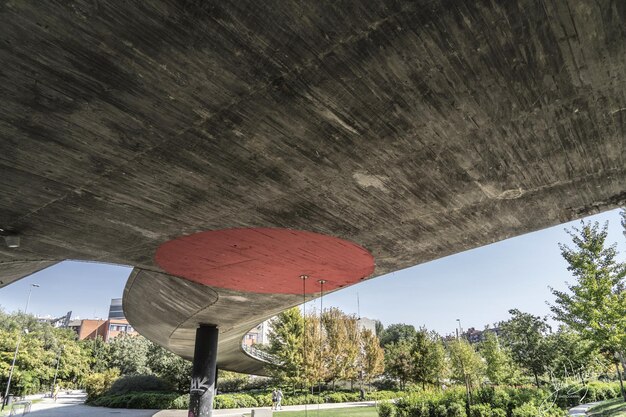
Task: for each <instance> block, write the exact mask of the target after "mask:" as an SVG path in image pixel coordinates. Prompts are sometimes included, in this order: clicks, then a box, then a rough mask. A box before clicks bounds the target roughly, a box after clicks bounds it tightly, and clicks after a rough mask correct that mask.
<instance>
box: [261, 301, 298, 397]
mask: <svg viewBox="0 0 626 417" xmlns="http://www.w3.org/2000/svg"><path fill="white" fill-rule="evenodd" d="M303 334H304V319H303V317H302V314H301V313H300V309H299V308H298V307H294V308H290V309H289V310H285V311H283V312H282V313H280V314H279V315H278V316H276V317H275V318H274V319H273V320H272V321H271V322H270V330H269V334H268V337H269V342H270V343H269V347H268V349H267V351H268V352H269V353H270V354H272V355H273V356H274V357H275V358H276V363H274V364H270V365H269V370H270V373H271V375H272V376H274V377H275V378H278V379H280V380H282V381H285V382H287V383H290V384H292V385H293V386H295V385H297V384H299V383H301V382H302V378H303V366H304V359H303Z"/></svg>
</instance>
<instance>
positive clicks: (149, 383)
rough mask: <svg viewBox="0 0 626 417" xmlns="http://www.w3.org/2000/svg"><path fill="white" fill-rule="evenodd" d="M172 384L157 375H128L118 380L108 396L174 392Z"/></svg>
mask: <svg viewBox="0 0 626 417" xmlns="http://www.w3.org/2000/svg"><path fill="white" fill-rule="evenodd" d="M173 389H174V388H173V387H172V385H171V384H170V383H168V382H166V381H164V380H163V379H161V378H159V377H157V376H155V375H128V376H123V377H121V378H119V379H118V380H116V381H115V382H114V383H113V385H111V388H110V389H109V390H108V392H107V394H108V395H119V394H126V393H129V392H149V391H160V392H167V391H173Z"/></svg>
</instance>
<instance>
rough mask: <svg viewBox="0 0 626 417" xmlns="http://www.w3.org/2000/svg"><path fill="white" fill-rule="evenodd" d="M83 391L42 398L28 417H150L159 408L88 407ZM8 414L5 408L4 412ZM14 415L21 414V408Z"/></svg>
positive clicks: (33, 406) (34, 405)
mask: <svg viewBox="0 0 626 417" xmlns="http://www.w3.org/2000/svg"><path fill="white" fill-rule="evenodd" d="M85 398H86V395H85V394H84V393H72V394H59V396H58V398H57V401H56V402H55V401H54V400H53V399H52V398H44V399H43V401H41V402H38V403H34V404H33V405H32V407H31V412H30V413H29V414H27V415H28V416H29V417H85V416H89V417H110V416H119V417H152V416H153V415H154V414H155V413H156V412H157V411H159V410H127V409H121V408H104V407H90V406H88V405H85V404H84V403H85ZM4 415H7V416H8V415H9V413H8V412H7V409H6V408H5V414H4ZM16 415H18V416H19V415H22V412H21V410H20V411H18V412H17V414H16Z"/></svg>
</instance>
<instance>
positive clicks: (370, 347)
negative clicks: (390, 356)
mask: <svg viewBox="0 0 626 417" xmlns="http://www.w3.org/2000/svg"><path fill="white" fill-rule="evenodd" d="M360 365H361V370H362V372H363V374H362V375H363V380H364V381H365V382H371V381H372V380H373V379H374V378H376V377H377V376H379V375H381V374H382V373H383V372H384V370H385V352H384V350H383V349H382V348H381V347H380V341H379V340H378V338H377V337H376V335H375V334H374V333H372V331H371V330H368V329H363V330H361V359H360Z"/></svg>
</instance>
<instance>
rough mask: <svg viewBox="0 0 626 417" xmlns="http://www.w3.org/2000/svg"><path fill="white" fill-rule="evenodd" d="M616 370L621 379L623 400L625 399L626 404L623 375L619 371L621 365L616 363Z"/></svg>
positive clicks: (620, 385)
mask: <svg viewBox="0 0 626 417" xmlns="http://www.w3.org/2000/svg"><path fill="white" fill-rule="evenodd" d="M615 370H617V377H618V378H619V387H620V390H621V391H622V398H624V402H626V391H624V381H623V380H622V373H621V372H620V370H619V364H618V363H617V362H616V363H615Z"/></svg>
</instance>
